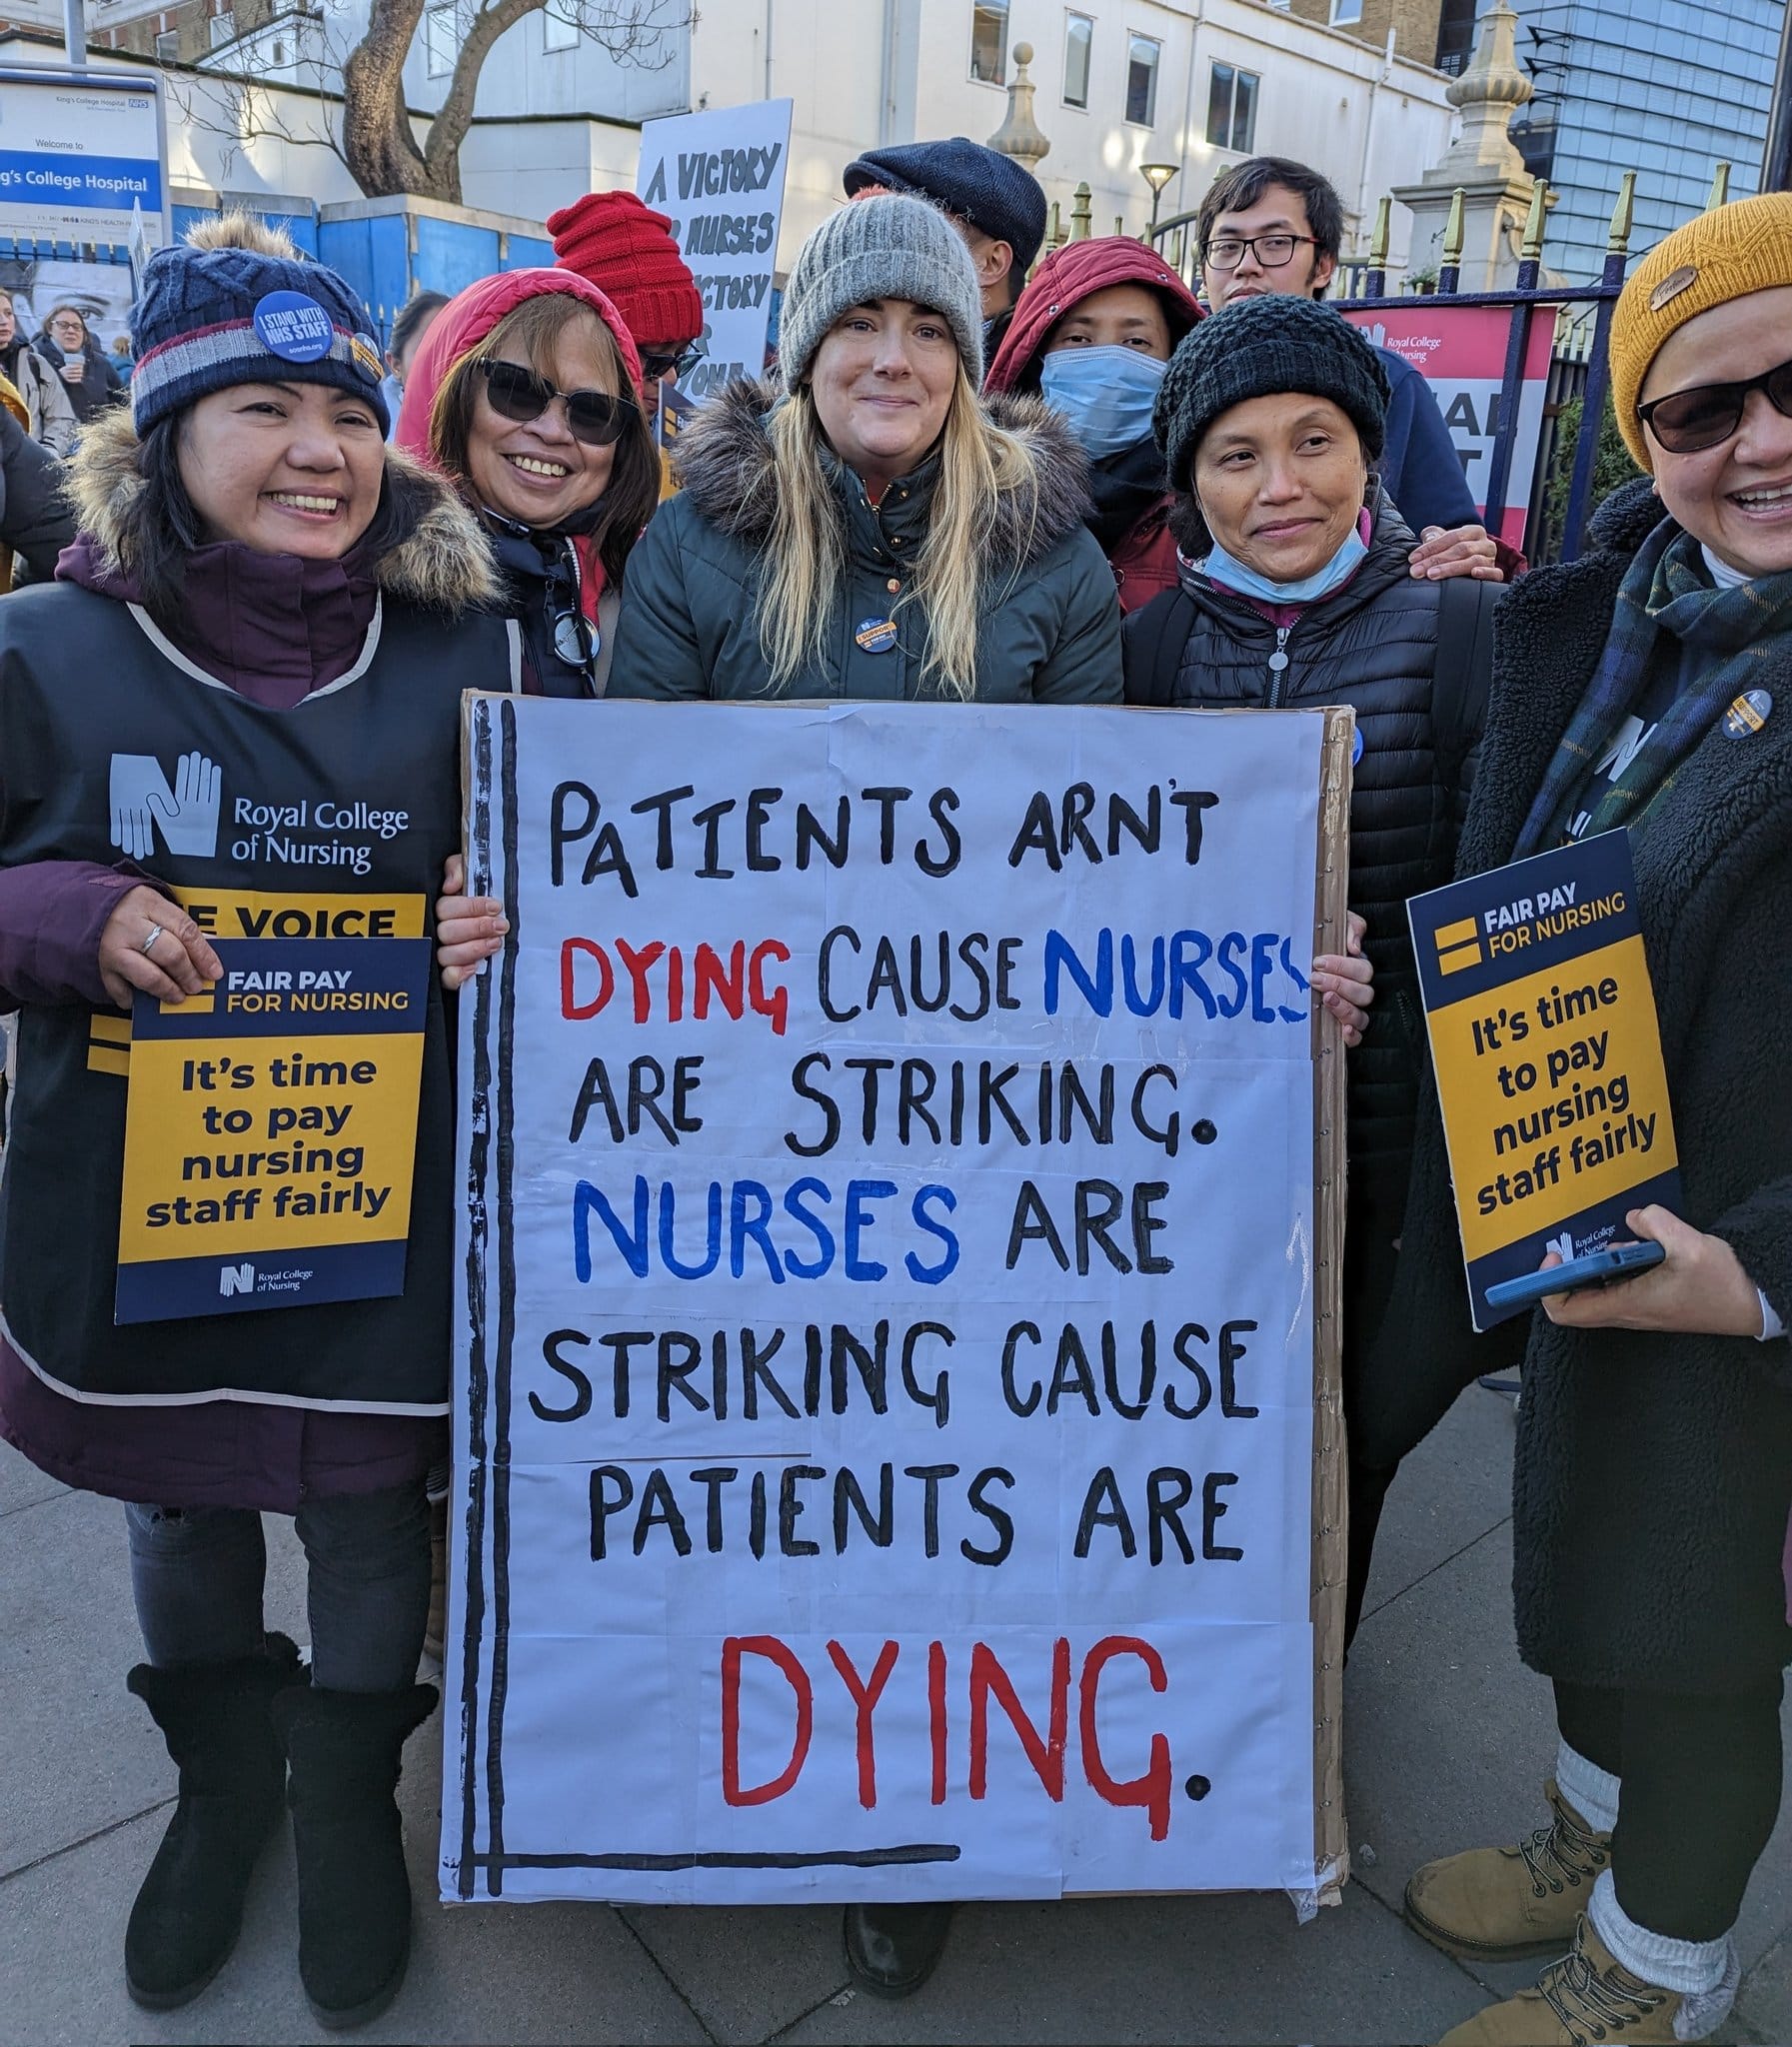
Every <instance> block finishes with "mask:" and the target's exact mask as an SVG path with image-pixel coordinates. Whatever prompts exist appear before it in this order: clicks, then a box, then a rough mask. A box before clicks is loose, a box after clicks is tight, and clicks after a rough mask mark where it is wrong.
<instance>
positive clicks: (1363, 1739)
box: [0, 1388, 1792, 2047]
mask: <svg viewBox="0 0 1792 2047" xmlns="http://www.w3.org/2000/svg"><path fill="white" fill-rule="evenodd" d="M1511 1432H1512V1424H1511V1417H1510V1410H1509V1408H1508V1407H1507V1406H1506V1404H1505V1403H1504V1402H1503V1401H1501V1400H1499V1399H1498V1398H1496V1397H1494V1396H1491V1395H1488V1394H1485V1393H1482V1392H1480V1391H1478V1390H1477V1389H1473V1388H1471V1389H1470V1391H1469V1392H1468V1393H1467V1394H1465V1395H1464V1397H1463V1399H1462V1400H1461V1401H1460V1402H1459V1403H1458V1405H1457V1407H1456V1408H1455V1410H1454V1411H1453V1412H1452V1413H1451V1415H1450V1416H1449V1417H1448V1419H1447V1420H1446V1421H1445V1422H1444V1424H1443V1426H1442V1427H1441V1428H1439V1429H1438V1431H1437V1432H1436V1434H1435V1435H1434V1436H1433V1437H1432V1438H1431V1440H1430V1441H1429V1442H1428V1443H1426V1444H1425V1445H1424V1447H1423V1449H1422V1450H1421V1451H1420V1452H1419V1453H1418V1455H1416V1456H1415V1457H1414V1458H1413V1459H1412V1460H1411V1461H1410V1463H1409V1464H1408V1466H1407V1467H1406V1469H1404V1470H1403V1471H1402V1472H1401V1474H1400V1478H1399V1480H1398V1482H1397V1484H1396V1486H1395V1488H1394V1492H1393V1494H1392V1497H1391V1498H1390V1500H1389V1503H1388V1509H1387V1514H1386V1518H1385V1520H1384V1522H1383V1526H1382V1532H1381V1540H1380V1544H1379V1548H1378V1551H1377V1556H1376V1567H1375V1575H1374V1579H1373V1581H1372V1583H1371V1586H1370V1591H1369V1600H1368V1612H1367V1618H1366V1619H1365V1621H1364V1623H1363V1628H1362V1632H1361V1634H1360V1636H1359V1637H1358V1641H1357V1645H1356V1649H1355V1651H1354V1653H1353V1655H1352V1659H1351V1667H1350V1671H1349V1674H1348V1678H1347V1684H1346V1696H1345V1722H1344V1724H1345V1791H1346V1796H1347V1799H1348V1802H1349V1811H1350V1839H1351V1841H1352V1843H1353V1844H1355V1845H1356V1847H1357V1848H1358V1851H1359V1852H1358V1858H1357V1869H1356V1881H1354V1882H1353V1883H1352V1884H1351V1885H1350V1887H1349V1889H1348V1890H1347V1892H1346V1894H1345V1898H1344V1902H1343V1905H1342V1906H1341V1907H1340V1908H1339V1909H1337V1910H1335V1911H1326V1912H1321V1913H1320V1914H1319V1916H1318V1918H1317V1919H1316V1920H1315V1921H1314V1922H1313V1923H1312V1924H1311V1925H1309V1926H1305V1927H1300V1926H1297V1925H1296V1924H1295V1922H1294V1915H1293V1912H1292V1911H1291V1909H1290V1908H1289V1906H1288V1904H1287V1903H1286V1901H1285V1900H1284V1899H1281V1898H1278V1897H1266V1896H1236V1897H1199V1898H1107V1899H1099V1900H1086V1901H1081V1902H1075V1903H1068V1904H1016V1905H970V1906H966V1907H965V1908H964V1909H963V1910H962V1911H961V1912H960V1914H959V1915H958V1921H957V1924H956V1926H955V1927H954V1929H953V1934H952V1940H951V1945H950V1947H949V1949H948V1950H947V1953H946V1957H945V1960H944V1961H943V1963H942V1964H941V1966H940V1968H939V1971H938V1973H937V1975H936V1976H935V1977H934V1978H933V1980H932V1981H931V1982H930V1983H929V1984H928V1985H927V1986H926V1987H925V1988H924V1989H923V1990H922V1991H921V1992H920V1993H919V1994H918V1995H917V1996H916V1997H913V1998H911V1999H909V2000H907V2001H906V2002H905V2003H900V2004H890V2003H885V2002H881V2001H879V2000H877V1999H875V1998H868V1997H865V1996H863V1995H861V1994H858V1993H856V1992H855V1991H854V1990H853V1989H852V1988H850V1986H849V1984H848V1981H847V1972H846V1966H845V1963H844V1961H843V1959H842V1956H841V1950H840V1915H839V1913H838V1912H836V1911H832V1910H826V1909H821V1908H791V1909H779V1908H761V1909H737V1910H723V1909H715V1908H707V1909H697V1908H690V1909H684V1908H669V1907H655V1908H641V1907H631V1908H629V1909H626V1910H621V1911H613V1910H610V1909H608V1908H606V1907H602V1906H573V1905H527V1906H512V1907H494V1906H479V1907H469V1908H462V1909H455V1910H450V1909H445V1908H442V1907H439V1906H437V1905H436V1904H434V1903H433V1902H431V1901H432V1899H433V1897H434V1860H435V1836H436V1826H437V1820H438V1814H439V1809H440V1793H441V1754H440V1748H439V1742H438V1737H439V1731H440V1723H439V1721H433V1722H431V1723H430V1725H429V1726H428V1727H426V1728H425V1729H424V1731H423V1732H422V1733H420V1734H419V1735H418V1736H417V1737H416V1738H415V1739H414V1740H413V1742H412V1744H411V1747H410V1750H409V1752H408V1756H407V1766H406V1770H405V1777H404V1782H403V1786H402V1789H401V1801H402V1803H403V1806H404V1810H405V1818H406V1831H407V1844H408V1852H409V1854H410V1858H411V1868H412V1880H413V1883H414V1885H415V1887H416V1890H417V1893H418V1897H419V1899H420V1901H421V1902H420V1905H419V1909H418V1914H417V1934H416V1947H415V1951H414V1957H413V1961H412V1966H411V1971H410V1975H409V1977H408V1978H407V1980H406V1984H405V1987H404V1990H403V1992H402V1993H401V1995H400V1996H399V1999H398V2001H397V2002H396V2003H395V2004H394V2005H393V2007H392V2009H391V2010H390V2011H389V2012H388V2013H387V2014H386V2015H385V2017H384V2018H383V2019H382V2020H380V2021H379V2023H378V2024H376V2025H373V2026H370V2027H368V2028H366V2029H365V2031H363V2032H361V2033H359V2034H356V2035H353V2036H344V2035H340V2034H336V2035H332V2034H328V2033H324V2032H322V2031H321V2030H320V2029H319V2028H317V2026H316V2025H315V2023H314V2022H313V2020H312V2018H311V2015H310V2012H309V2010H308V2008H307V2006H306V2004H305V2000H304V1996H303V1994H302V1992H301V1990H300V1987H299V1979H298V1968H297V1962H296V1956H295V1941H296V1931H295V1927H296V1919H295V1912H296V1907H295V1897H294V1880H293V1870H292V1851H291V1844H290V1839H289V1837H288V1836H287V1834H286V1832H285V1830H284V1829H282V1831H281V1832H280V1833H279V1834H278V1835H277V1836H276V1838H275V1841H274V1843H273V1845H272V1846H271V1848H270V1850H269V1852H268V1854H267V1855H266V1856H265V1857H264V1859H263V1862H262V1865H261V1867H260V1868H259V1870H258V1872H257V1876H256V1881H255V1887H254V1890H253V1893H252V1895H251V1899H250V1904H249V1911H248V1915H247V1921H246V1925H245V1929H244V1934H243V1939H242V1942H241V1945H240V1946H239V1948H238V1950H237V1952H236V1954H235V1955H234V1956H233V1957H232V1959H231V1961H230V1963H229V1965H228V1966H227V1967H226V1969H225V1970H224V1972H223V1974H222V1975H221V1976H220V1977H219V1978H218V1980H217V1981H216V1982H215V1983H214V1984H213V1985H212V1986H211V1988H210V1989H209V1990H208V1991H207V1992H206V1993H205V1995H204V1996H203V1997H201V1998H200V1999H198V2000H197V2001H196V2002H195V2003H193V2004H191V2005H189V2006H187V2007H186V2008H185V2009H184V2010H182V2011H179V2012H174V2013H170V2014H167V2015H165V2016H160V2017H158V2016H157V2015H154V2014H151V2013H148V2012H141V2011H138V2010H137V2009H136V2007H135V2006H133V2005H132V2004H131V2003H130V2002H129V2000H128V1999H127V1998H126V1996H125V1992H124V1984H123V1977H122V1970H121V1966H120V1950H121V1945H122V1941H123V1932H124V1922H125V1916H126V1913H127V1912H128V1911H129V1909H130V1901H131V1897H132V1895H133V1893H134V1891H135V1889H136V1886H137V1884H138V1882H139V1881H140V1879H141V1877H142V1874H143V1871H144V1869H145V1868H146V1867H147V1865H148V1862H149V1859H150V1857H151V1855H152V1854H153V1853H154V1852H155V1847H156V1843H157V1842H158V1840H159V1839H160V1838H161V1832H162V1828H163V1826H164V1825H165V1824H166V1815H167V1809H168V1804H169V1801H170V1800H171V1798H172V1795H173V1771H172V1768H171V1766H170V1764H169V1762H168V1759H167V1756H166V1754H165V1752H164V1751H163V1749H162V1746H161V1742H160V1740H159V1738H158V1737H157V1735H156V1734H155V1731H154V1729H153V1728H152V1727H151V1726H150V1724H149V1721H148V1718H147V1716H146V1715H145V1714H144V1713H143V1711H142V1709H141V1707H140V1706H139V1705H138V1704H137V1702H136V1701H135V1700H133V1699H131V1698H130V1697H129V1696H128V1695H127V1694H126V1692H125V1688H124V1673H125V1671H126V1669H127V1668H128V1667H129V1665H130V1664H131V1663H133V1662H134V1661H136V1660H137V1656H138V1653H139V1649H138V1640H137V1634H136V1629H135V1626H134V1624H133V1621H132V1617H131V1604H130V1591H129V1585H128V1580H127V1571H126V1560H125V1544H124V1530H123V1522H122V1516H121V1512H120V1510H119V1508H118V1507H117V1506H116V1505H114V1504H112V1503H111V1502H108V1501H105V1500H99V1499H95V1498H92V1497H90V1496H87V1495H84V1494H79V1493H72V1492H67V1491H64V1490H63V1489H62V1488H61V1487H59V1486H56V1485H54V1484H53V1483H51V1482H50V1481H48V1480H46V1479H44V1478H43V1477H42V1476H41V1475H40V1474H39V1473H37V1472H36V1471H34V1470H33V1469H32V1468H31V1467H30V1466H29V1465H28V1464H26V1463H25V1462H24V1461H23V1460H22V1459H20V1458H19V1457H17V1456H15V1455H14V1454H13V1453H12V1452H11V1451H9V1450H6V1449H5V1448H4V1446H0V1726H3V1727H4V1731H5V1752H6V1758H7V1767H6V1771H5V1776H4V1779H3V1782H4V1790H3V1792H0V2047H14V2043H17V2047H61V2043H65V2042H66V2043H70V2047H74V2043H79V2047H123V2043H125V2042H136V2041H143V2042H176V2041H191V2042H225V2041H241V2042H250V2043H257V2047H261V2043H283V2042H292V2041H314V2040H327V2039H333V2038H335V2039H341V2038H344V2037H353V2038H357V2039H365V2040H368V2041H377V2042H384V2041H418V2042H428V2043H431V2047H451V2043H459V2042H470V2043H477V2042H482V2041H506V2042H514V2043H517V2047H535V2043H542V2047H546V2043H551V2042H561V2041H568V2042H578V2041H605V2042H615V2043H618V2047H621V2043H624V2042H638V2041H639V2042H649V2043H653V2042H662V2041H664V2042H685V2041H692V2042H714V2043H730V2047H732V2043H736V2042H740V2043H747V2042H758V2041H790V2042H802V2043H805V2047H810V2043H816V2047H822V2043H834V2042H841V2043H846V2042H866V2043H871V2042H909V2041H912V2042H917V2043H918V2042H947V2041H1015V2042H1021V2041H1027V2042H1030V2041H1038V2042H1047V2041H1053V2042H1055V2041H1086V2040H1102V2041H1115V2042H1120V2041H1127V2042H1130V2041H1140V2042H1156V2041H1163V2042H1169V2041H1189V2042H1212V2043H1219V2042H1234V2041H1236V2042H1290V2043H1292V2042H1307V2043H1319V2042H1330V2043H1339V2047H1343V2043H1362V2047H1368V2043H1384V2042H1385V2043H1398V2047H1411V2043H1416V2042H1423V2041H1428V2040H1433V2039H1435V2038H1436V2036H1437V2035H1438V2034H1439V2033H1441V2032H1443V2031H1444V2030H1446V2029H1447V2028H1448V2027H1450V2026H1452V2025H1455V2024H1456V2023H1458V2022H1459V2021H1460V2020H1461V2019H1464V2018H1466V2017H1467V2016H1468V2015H1469V2014H1470V2013H1471V2012H1473V2011H1475V2010H1476V2009H1478V2008H1479V2007H1480V2006H1481V2005H1482V2004H1484V2003H1486V2002H1487V2001H1488V2000H1489V1999H1490V1998H1492V1997H1495V1996H1507V1995H1510V1994H1511V1992H1512V1991H1513V1990H1515V1989H1517V1988H1519V1987H1521V1986H1522V1985H1523V1984H1524V1983H1526V1982H1528V1981H1529V1980H1531V1977H1532V1973H1533V1972H1532V1971H1531V1969H1530V1968H1528V1967H1524V1968H1506V1969H1492V1968H1480V1967H1477V1968H1468V1967H1464V1966H1463V1965H1460V1964H1458V1963H1456V1962H1454V1961H1451V1960H1450V1959H1449V1958H1448V1957H1447V1956H1444V1955H1442V1954H1439V1953H1438V1952H1437V1951H1436V1950H1435V1949H1433V1948H1431V1947H1429V1946H1427V1945H1426V1944H1425V1943H1424V1942H1423V1941H1421V1940H1419V1939H1417V1938H1416V1937H1415V1936H1414V1935H1412V1934H1411V1933H1409V1932H1408V1931H1407V1930H1406V1928H1405V1927H1404V1926H1403V1925H1402V1923H1401V1921H1400V1916H1399V1907H1400V1894H1401V1889H1402V1887H1403V1885H1404V1883H1405V1880H1406V1877H1407V1874H1408V1873H1409V1872H1410V1870H1411V1869H1412V1868H1413V1867H1414V1866H1415V1865H1416V1864H1417V1863H1418V1862H1421V1861H1423V1860H1424V1859H1425V1858H1426V1857H1428V1856H1430V1855H1435V1854H1441V1853H1445V1852H1448V1851H1449V1850H1451V1849H1455V1848H1459V1847H1467V1846H1472V1845H1474V1844H1475V1843H1476V1842H1483V1841H1493V1840H1503V1839H1509V1838H1513V1837H1515V1836H1516V1835H1517V1834H1518V1833H1519V1832H1520V1831H1522V1830H1524V1829H1527V1828H1529V1827H1531V1826H1533V1825H1535V1824H1537V1821H1538V1817H1539V1813H1540V1809H1541V1794H1540V1791H1539V1788H1538V1787H1539V1785H1540V1782H1541V1780H1542V1778H1543V1776H1544V1775H1545V1774H1546V1773H1547V1771H1548V1769H1549V1766H1550V1763H1551V1759H1552V1757H1553V1754H1554V1739H1553V1734H1552V1731H1551V1725H1550V1717H1549V1694H1548V1687H1547V1686H1546V1685H1545V1684H1544V1683H1542V1681H1541V1680H1539V1679H1538V1678H1536V1677H1534V1676H1532V1675H1531V1674H1530V1673H1529V1672H1527V1671H1525V1670H1523V1669H1522V1668H1521V1667H1520V1665H1519V1663H1518V1660H1517V1656H1516V1654H1515V1652H1514V1650H1513V1646H1512V1628H1511V1605H1510V1544H1509V1531H1508V1509H1509V1496H1508V1487H1509V1477H1510V1466H1511ZM269 1536H270V1572H269V1587H268V1619H269V1624H270V1625H271V1626H275V1627H282V1628H285V1629H286V1630H287V1631H288V1632H289V1633H291V1634H293V1635H294V1636H295V1637H297V1638H298V1639H300V1640H304V1639H305V1634H306V1630H305V1614H304V1578H303V1571H302V1568H301V1566H300V1562H299V1558H298V1554H297V1550H296V1545H295V1544H294V1542H293V1539H292V1531H291V1526H290V1524H288V1523H282V1522H275V1521H270V1522H269ZM1363 1849H1366V1850H1367V1851H1368V1852H1367V1853H1362V1852H1361V1851H1362V1850H1363ZM1738 1943H1739V1945H1740V1948H1741V1950H1742V1960H1743V1964H1744V1968H1745V1970H1746V1972H1747V1973H1746V1975H1745V1977H1744V1981H1743V1988H1742V1994H1741V1997H1740V1999H1739V2001H1738V2004H1737V2008H1736V2012H1735V2014H1734V2015H1733V2017H1732V2019H1731V2022H1730V2024H1729V2025H1728V2027H1726V2029H1725V2031H1724V2033H1723V2035H1722V2036H1721V2039H1722V2042H1723V2043H1725V2047H1792V1821H1788V1820H1785V1819H1782V1823H1781V1826H1780V1829H1779V1832H1778V1833H1777V1834H1776V1835H1775V1837H1774V1840H1773V1842H1772V1844H1771V1845H1770V1847H1769V1848H1768V1851H1767V1855H1766V1857H1765V1859H1764V1860H1763V1862H1762V1865H1761V1868H1760V1870H1759V1871H1758V1872H1757V1874H1756V1878H1755V1882H1754V1885H1753V1888H1752V1890H1751V1892H1750V1895H1749V1898H1748V1902H1747V1905H1746V1907H1745V1910H1744V1913H1743V1919H1742V1923H1741V1926H1740V1928H1739V1929H1738Z"/></svg>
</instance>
